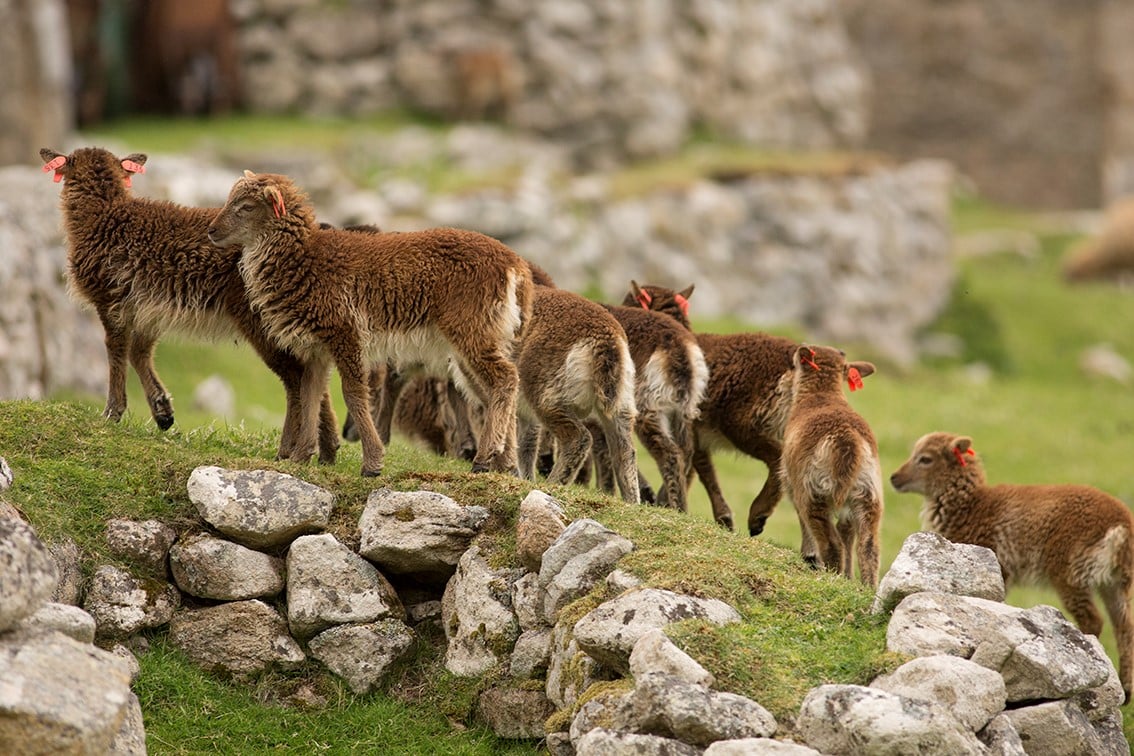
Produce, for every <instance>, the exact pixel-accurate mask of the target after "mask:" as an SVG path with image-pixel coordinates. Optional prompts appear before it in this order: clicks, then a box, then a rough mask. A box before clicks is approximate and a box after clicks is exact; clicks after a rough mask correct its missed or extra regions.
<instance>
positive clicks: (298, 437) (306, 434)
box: [281, 359, 334, 462]
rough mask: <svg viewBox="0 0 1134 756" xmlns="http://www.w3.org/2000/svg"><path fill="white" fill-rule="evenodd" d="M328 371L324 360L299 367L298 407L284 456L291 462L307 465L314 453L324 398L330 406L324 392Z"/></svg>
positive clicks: (313, 361)
mask: <svg viewBox="0 0 1134 756" xmlns="http://www.w3.org/2000/svg"><path fill="white" fill-rule="evenodd" d="M330 370H331V369H330V364H329V362H328V361H327V360H326V359H312V360H310V361H308V362H306V363H304V365H303V371H302V373H301V374H300V379H299V402H298V405H299V406H298V407H297V408H296V411H295V416H296V418H297V421H296V422H295V424H294V432H293V433H292V436H291V450H290V453H289V455H288V459H290V460H291V461H292V462H307V461H308V460H310V459H311V456H312V455H313V454H315V448H316V446H317V444H318V441H319V437H320V415H321V413H322V411H323V408H322V405H323V402H324V399H326V401H327V403H328V404H329V403H330V395H329V394H328V393H327V381H328V379H329V376H330ZM285 428H286V424H285ZM333 428H334V426H333V425H332V429H333ZM281 448H282V445H281Z"/></svg>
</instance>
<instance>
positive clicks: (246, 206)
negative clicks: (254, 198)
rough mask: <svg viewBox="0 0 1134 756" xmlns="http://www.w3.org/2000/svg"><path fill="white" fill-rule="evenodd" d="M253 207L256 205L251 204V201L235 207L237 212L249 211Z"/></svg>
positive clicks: (253, 208)
mask: <svg viewBox="0 0 1134 756" xmlns="http://www.w3.org/2000/svg"><path fill="white" fill-rule="evenodd" d="M255 209H256V205H254V204H252V203H251V202H245V203H244V204H243V205H241V206H240V207H238V208H236V212H238V213H250V212H252V211H253V210H255Z"/></svg>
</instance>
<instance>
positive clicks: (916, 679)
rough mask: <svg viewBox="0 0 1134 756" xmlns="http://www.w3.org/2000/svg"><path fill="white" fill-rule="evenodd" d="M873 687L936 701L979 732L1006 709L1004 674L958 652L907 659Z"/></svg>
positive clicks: (914, 697) (871, 685) (961, 721)
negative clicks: (961, 655) (957, 653)
mask: <svg viewBox="0 0 1134 756" xmlns="http://www.w3.org/2000/svg"><path fill="white" fill-rule="evenodd" d="M870 687H872V688H877V689H878V690H884V691H886V692H887V693H893V694H895V695H899V696H903V697H905V698H912V699H915V700H919V701H926V702H928V703H932V704H937V705H938V706H941V707H942V708H944V709H946V710H948V711H949V713H950V714H952V715H953V716H954V717H955V718H956V719H957V720H958V721H959V722H960V723H961V724H963V725H965V726H966V727H968V728H969V729H970V730H972V731H974V732H976V731H978V730H980V729H982V728H983V727H984V726H985V725H987V724H988V723H989V722H990V721H992V719H993V717H995V716H996V715H997V714H999V713H1000V712H1001V711H1003V710H1004V704H1005V703H1006V701H1007V696H1008V693H1007V689H1006V688H1005V686H1004V678H1003V677H1001V676H1000V675H999V674H997V673H996V672H994V671H992V670H991V669H987V668H985V667H982V666H980V665H979V664H975V663H973V662H971V661H969V660H968V659H962V658H961V657H959V656H949V655H939V656H923V657H920V658H917V659H914V660H912V661H908V662H906V663H905V664H903V665H902V666H900V667H898V668H897V669H896V670H894V671H893V672H891V673H890V674H888V675H883V676H881V677H879V678H877V679H876V680H874V682H872V683H870Z"/></svg>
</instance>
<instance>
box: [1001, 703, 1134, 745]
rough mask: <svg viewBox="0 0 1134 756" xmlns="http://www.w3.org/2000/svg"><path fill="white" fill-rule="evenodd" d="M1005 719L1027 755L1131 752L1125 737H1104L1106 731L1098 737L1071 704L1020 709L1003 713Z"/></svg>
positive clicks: (1094, 730)
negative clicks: (1009, 723) (1017, 735)
mask: <svg viewBox="0 0 1134 756" xmlns="http://www.w3.org/2000/svg"><path fill="white" fill-rule="evenodd" d="M1004 716H1005V717H1006V718H1007V719H1008V721H1010V722H1011V723H1012V726H1013V727H1014V728H1015V729H1016V732H1017V733H1019V736H1020V742H1021V743H1022V744H1023V747H1024V750H1025V751H1026V752H1027V753H1029V754H1050V755H1051V756H1077V754H1084V753H1089V754H1097V755H1098V756H1109V755H1111V754H1114V755H1115V756H1117V755H1118V754H1121V755H1122V756H1126V754H1129V753H1130V746H1129V745H1128V744H1127V743H1126V740H1125V738H1122V737H1119V738H1118V739H1117V740H1116V739H1115V738H1113V737H1106V733H1105V731H1104V733H1103V734H1100V732H1098V731H1097V730H1096V729H1095V726H1094V725H1092V723H1091V721H1090V720H1089V719H1087V715H1086V714H1084V713H1083V711H1082V709H1080V708H1079V707H1078V706H1076V705H1075V704H1074V703H1072V702H1070V701H1049V702H1047V703H1041V704H1037V705H1035V706H1023V707H1020V708H1016V709H1010V710H1008V711H1006V712H1004ZM1119 732H1121V726H1120V727H1119Z"/></svg>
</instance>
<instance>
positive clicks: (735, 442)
mask: <svg viewBox="0 0 1134 756" xmlns="http://www.w3.org/2000/svg"><path fill="white" fill-rule="evenodd" d="M692 293H693V286H692V285H690V286H688V287H687V288H685V289H683V290H682V291H674V290H673V289H667V288H665V287H662V286H639V285H638V284H637V283H635V282H634V281H631V282H630V292H629V293H628V294H627V295H626V298H625V299H624V300H623V302H622V303H623V304H624V305H628V306H636V307H642V308H644V309H647V310H654V311H655V312H660V313H664V314H666V315H669V316H670V317H672V318H673V319H674V320H676V321H677V322H678V323H680V324H681V325H683V326H685V328H689V313H688V309H689V296H690V295H691V294H692ZM696 339H697V344H698V346H700V347H701V350H702V352H703V353H704V355H705V361H706V363H707V364H708V367H709V383H708V386H707V388H706V390H705V396H704V399H703V400H702V401H701V406H700V411H701V414H700V417H698V418H697V420H696V422H695V423H694V426H693V430H694V450H693V469H694V470H696V471H697V477H699V478H700V479H701V484H702V485H703V486H704V487H705V493H706V494H708V496H709V502H710V504H711V505H712V508H713V517H714V519H715V520H716V521H717V522H718V523H720V524H721V525H723V526H725V527H727V528H728V529H729V530H732V529H733V520H732V509H731V508H730V507H729V505H728V502H727V501H725V498H724V494H723V493H722V492H721V486H720V483H719V482H718V480H717V471H716V468H715V467H713V457H712V453H713V451H714V450H716V449H721V448H734V449H736V450H738V451H741V452H743V453H745V454H747V455H749V456H751V457H755V458H756V459H758V460H760V461H761V462H763V463H764V464H765V465H767V466H768V477H767V478H766V479H765V481H764V485H763V487H762V488H761V489H760V492H759V493H758V494H757V495H756V496H755V497H754V498H753V499H752V503H751V505H749V507H748V534H749V535H752V536H757V535H760V533H762V532H763V530H764V524H765V523H766V522H767V521H768V517H769V516H771V514H772V511H773V510H774V509H775V508H776V505H777V504H778V503H779V501H780V495H781V490H782V486H781V482H780V456H781V453H782V451H783V434H784V423H785V421H786V419H787V411H788V407H789V405H790V401H791V392H790V383H791V358H792V354H793V353H794V352H795V349H796V347H798V346H799V345H798V344H797V343H796V342H794V341H791V340H789V339H785V338H781V337H779V336H771V335H769V334H766V333H730V334H722V335H717V334H712V333H698V334H696Z"/></svg>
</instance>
